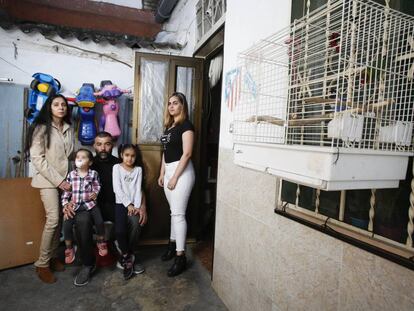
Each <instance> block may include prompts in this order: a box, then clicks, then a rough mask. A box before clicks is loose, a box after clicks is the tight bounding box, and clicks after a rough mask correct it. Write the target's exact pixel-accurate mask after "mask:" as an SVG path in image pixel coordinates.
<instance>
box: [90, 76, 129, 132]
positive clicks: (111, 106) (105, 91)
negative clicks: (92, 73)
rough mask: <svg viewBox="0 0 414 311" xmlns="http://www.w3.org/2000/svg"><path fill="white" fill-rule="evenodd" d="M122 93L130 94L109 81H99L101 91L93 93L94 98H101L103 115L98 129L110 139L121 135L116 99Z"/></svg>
mask: <svg viewBox="0 0 414 311" xmlns="http://www.w3.org/2000/svg"><path fill="white" fill-rule="evenodd" d="M124 93H130V91H128V90H122V89H120V88H119V87H117V86H116V85H114V84H112V82H111V81H110V80H104V81H101V89H100V90H99V92H97V93H95V94H94V95H95V96H99V97H102V98H103V99H104V101H103V113H104V115H103V116H102V118H101V120H100V122H99V129H100V130H103V131H105V132H108V133H110V134H111V135H112V137H114V138H117V137H119V135H121V128H120V127H119V123H118V112H119V103H118V101H117V98H118V97H120V96H121V95H122V94H124Z"/></svg>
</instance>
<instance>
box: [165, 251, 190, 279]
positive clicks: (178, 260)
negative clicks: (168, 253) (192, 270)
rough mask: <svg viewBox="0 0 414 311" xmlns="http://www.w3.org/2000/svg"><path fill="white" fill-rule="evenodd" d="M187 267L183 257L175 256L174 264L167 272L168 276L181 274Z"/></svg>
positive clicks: (185, 259)
mask: <svg viewBox="0 0 414 311" xmlns="http://www.w3.org/2000/svg"><path fill="white" fill-rule="evenodd" d="M186 266H187V258H186V257H185V255H181V256H176V257H175V260H174V264H173V265H172V266H171V268H170V269H169V270H168V273H167V275H168V276H176V275H179V274H180V273H182V272H183V271H184V270H185V268H186Z"/></svg>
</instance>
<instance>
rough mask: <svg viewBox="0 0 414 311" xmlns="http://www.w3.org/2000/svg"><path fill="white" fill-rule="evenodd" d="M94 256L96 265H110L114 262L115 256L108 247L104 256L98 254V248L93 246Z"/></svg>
mask: <svg viewBox="0 0 414 311" xmlns="http://www.w3.org/2000/svg"><path fill="white" fill-rule="evenodd" d="M95 258H96V266H97V267H110V266H113V265H114V264H115V263H116V256H115V255H114V254H112V252H111V249H108V254H107V255H106V256H100V255H99V250H98V248H97V247H95Z"/></svg>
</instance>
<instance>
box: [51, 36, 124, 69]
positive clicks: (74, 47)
mask: <svg viewBox="0 0 414 311" xmlns="http://www.w3.org/2000/svg"><path fill="white" fill-rule="evenodd" d="M45 39H46V40H49V41H52V42H54V43H57V44H61V45H64V46H67V47H70V48H73V49H76V50H79V51H82V52H86V53H91V54H96V55H99V56H101V57H106V58H109V59H111V60H113V61H115V62H118V63H121V64H123V65H125V66H128V67H129V68H132V66H131V65H130V64H128V63H127V62H124V61H122V60H120V59H117V58H116V57H113V56H111V55H108V54H105V53H99V52H95V51H91V50H87V49H83V48H80V47H77V46H75V45H72V44H68V43H63V42H60V41H58V40H55V39H52V38H48V37H45Z"/></svg>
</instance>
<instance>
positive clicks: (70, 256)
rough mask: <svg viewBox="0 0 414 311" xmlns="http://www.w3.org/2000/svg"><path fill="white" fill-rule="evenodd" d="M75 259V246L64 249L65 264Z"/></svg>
mask: <svg viewBox="0 0 414 311" xmlns="http://www.w3.org/2000/svg"><path fill="white" fill-rule="evenodd" d="M74 261H75V248H73V247H72V248H67V249H65V264H67V265H70V264H71V263H73V262H74Z"/></svg>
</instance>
